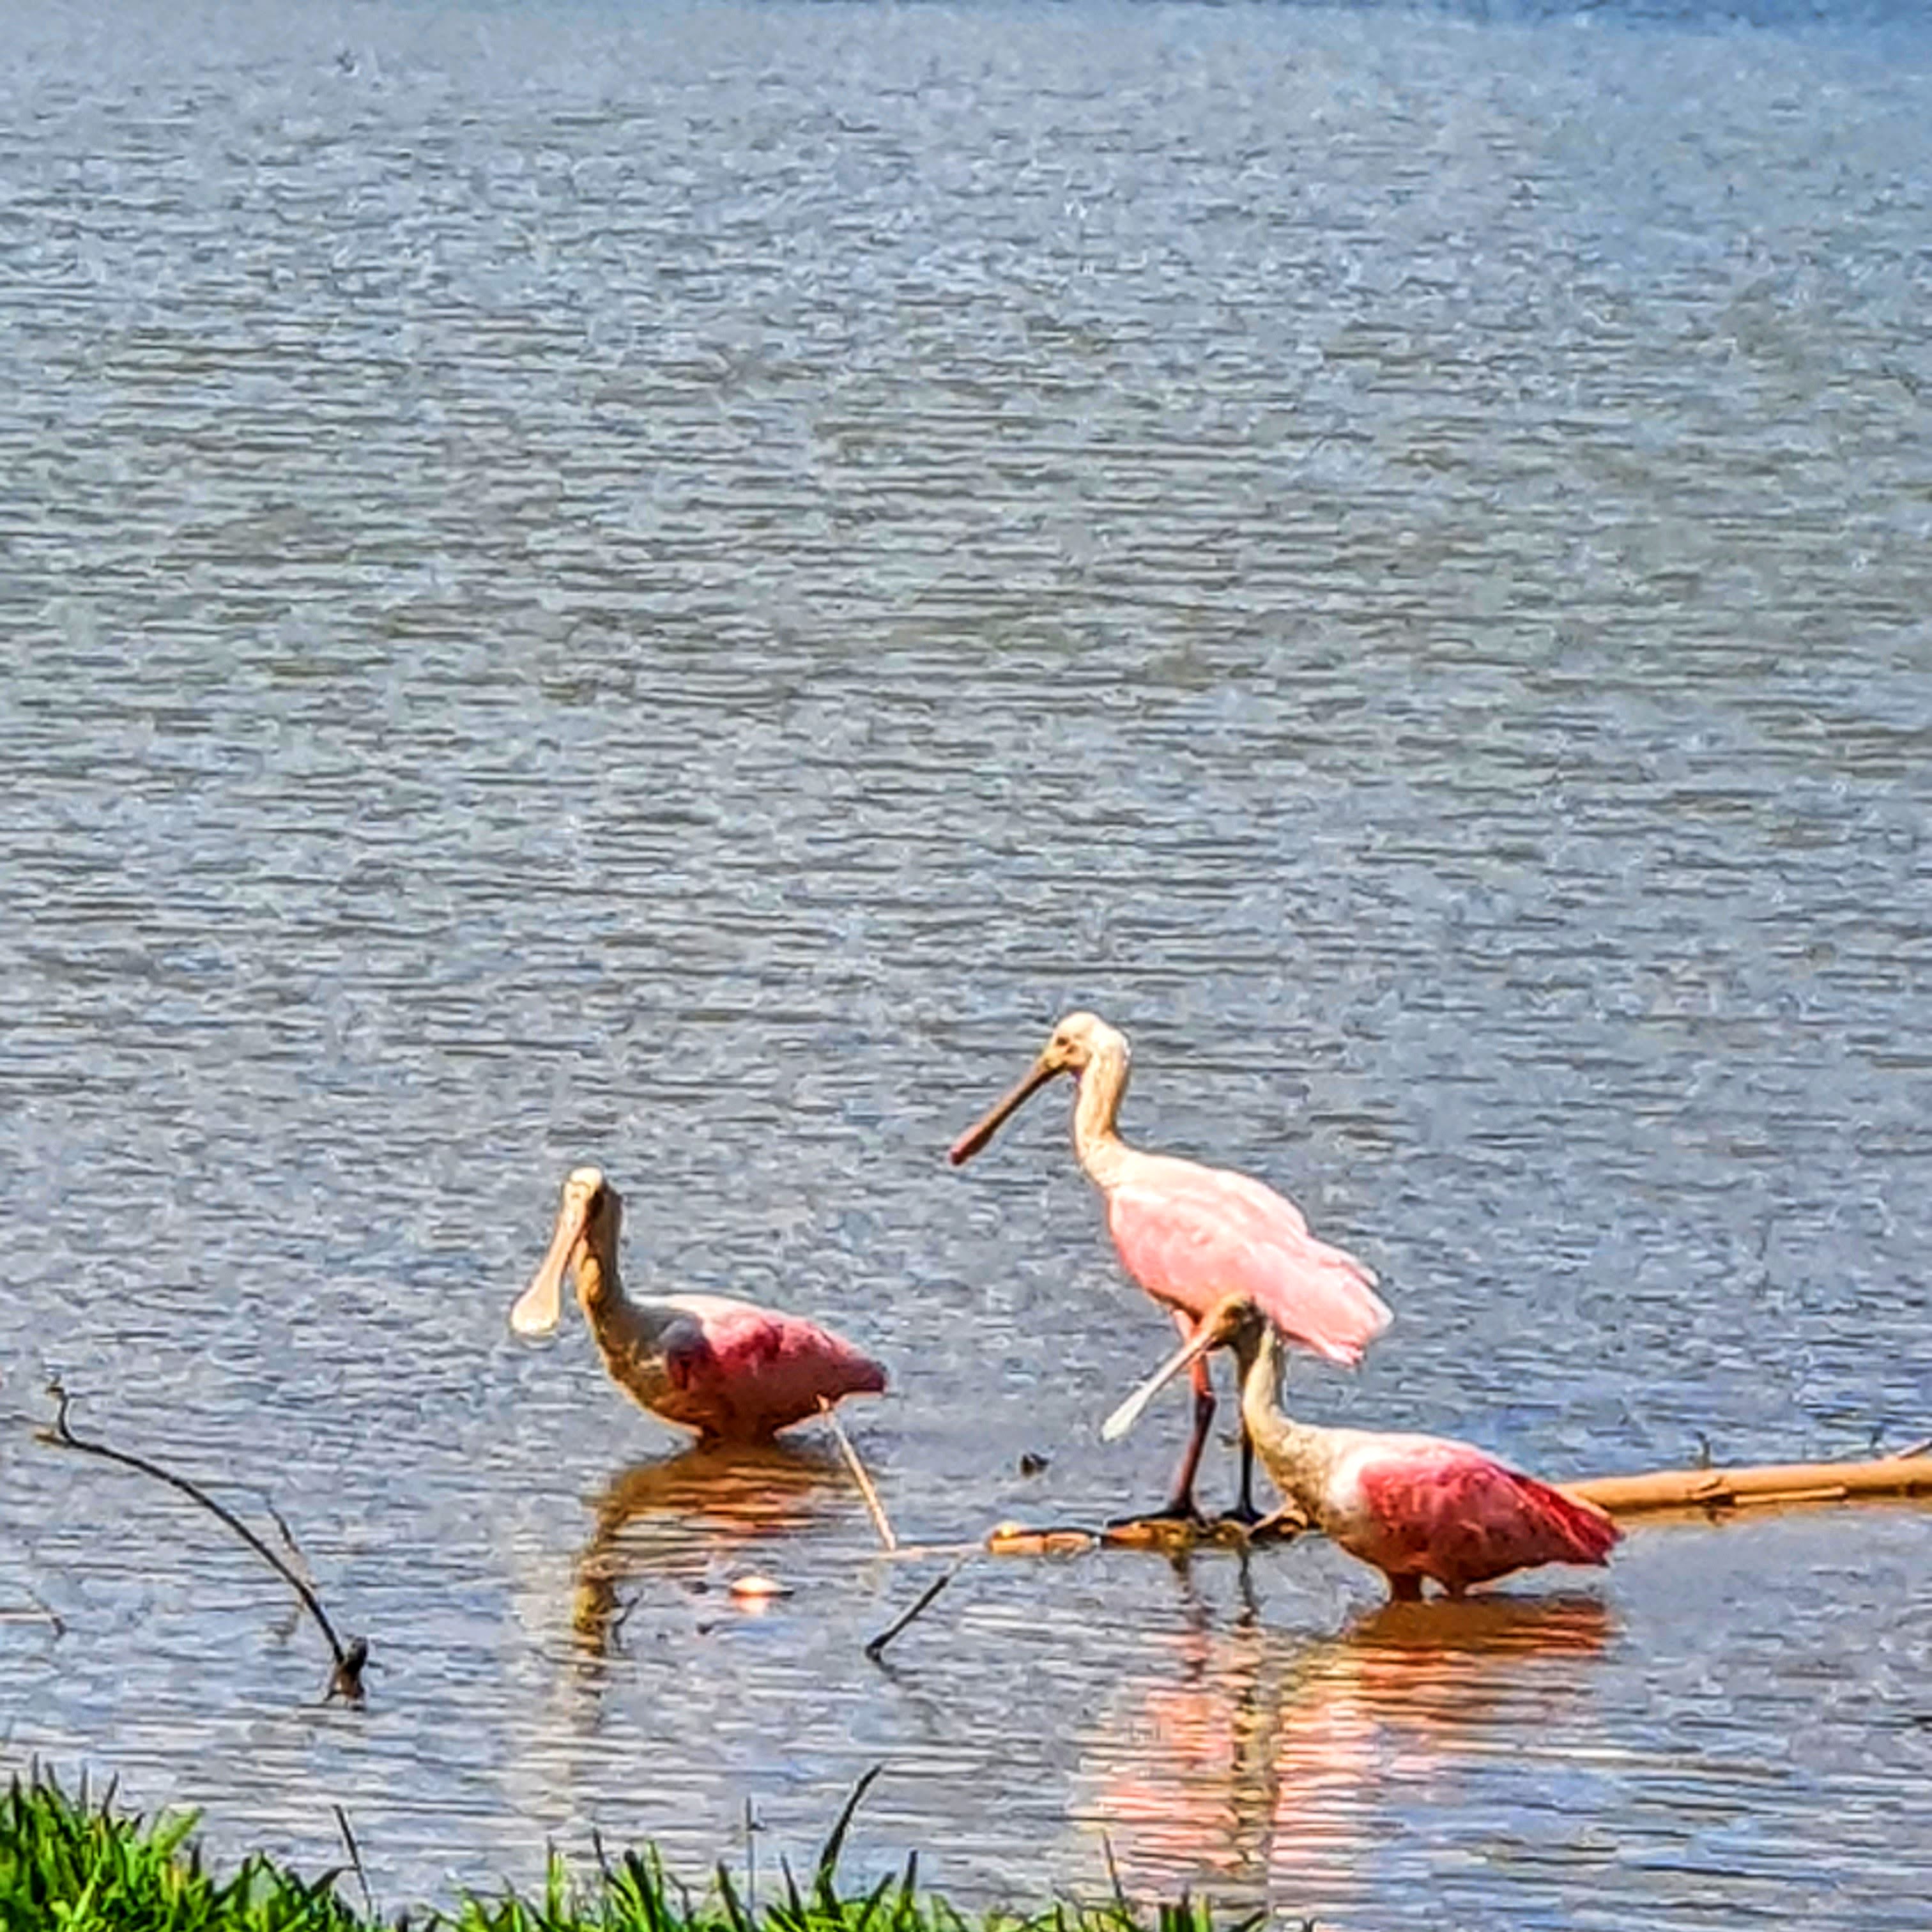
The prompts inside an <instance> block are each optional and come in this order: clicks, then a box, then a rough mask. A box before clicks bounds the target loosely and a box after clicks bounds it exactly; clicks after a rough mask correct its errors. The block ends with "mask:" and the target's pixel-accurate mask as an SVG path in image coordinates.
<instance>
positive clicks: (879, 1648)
mask: <svg viewBox="0 0 1932 1932" xmlns="http://www.w3.org/2000/svg"><path fill="white" fill-rule="evenodd" d="M972 1560H973V1559H972V1558H971V1556H962V1557H961V1558H960V1559H959V1562H957V1563H956V1564H954V1565H953V1568H951V1569H950V1570H948V1571H944V1572H943V1573H942V1574H941V1575H939V1576H938V1577H935V1578H934V1579H933V1580H932V1582H931V1583H929V1584H928V1585H927V1586H926V1589H925V1590H924V1592H922V1594H921V1595H920V1597H919V1601H917V1602H916V1603H915V1604H913V1607H912V1608H911V1609H910V1610H907V1612H906V1613H905V1614H904V1616H901V1617H900V1618H898V1619H896V1620H895V1622H892V1623H890V1624H889V1625H886V1628H884V1629H883V1630H882V1631H880V1633H879V1634H878V1635H877V1637H874V1638H873V1639H872V1640H871V1641H870V1642H869V1643H868V1644H867V1645H866V1646H865V1656H866V1658H867V1660H868V1661H869V1662H871V1663H873V1664H876V1663H877V1662H878V1661H879V1659H880V1657H881V1656H883V1655H884V1653H885V1648H886V1645H887V1644H889V1643H891V1642H892V1639H893V1638H894V1637H897V1636H898V1634H899V1632H900V1631H902V1630H904V1628H905V1627H906V1625H907V1624H909V1623H910V1622H912V1620H913V1619H914V1618H915V1617H916V1616H920V1615H921V1614H922V1613H923V1612H924V1611H925V1610H926V1607H927V1605H928V1604H930V1603H932V1601H933V1599H934V1598H935V1597H937V1596H938V1595H939V1593H940V1592H941V1591H942V1590H943V1589H945V1588H946V1586H947V1584H949V1583H951V1582H952V1581H953V1578H954V1577H956V1576H958V1575H959V1573H960V1571H962V1570H963V1569H965V1567H966V1566H967V1565H968V1563H970V1562H971V1561H972Z"/></svg>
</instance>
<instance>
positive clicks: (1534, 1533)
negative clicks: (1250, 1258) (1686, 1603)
mask: <svg viewBox="0 0 1932 1932" xmlns="http://www.w3.org/2000/svg"><path fill="white" fill-rule="evenodd" d="M1224 1345H1226V1346H1231V1347H1232V1349H1234V1351H1235V1356H1236V1358H1237V1359H1238V1361H1239V1362H1240V1364H1241V1418H1242V1420H1243V1421H1244V1422H1245V1423H1246V1424H1247V1430H1248V1434H1249V1436H1250V1437H1251V1438H1252V1439H1253V1442H1254V1445H1255V1448H1256V1451H1257V1452H1258V1453H1259V1455H1260V1457H1261V1459H1262V1463H1264V1464H1265V1466H1267V1469H1268V1474H1269V1475H1270V1476H1271V1477H1272V1478H1274V1482H1275V1485H1276V1487H1277V1488H1278V1489H1279V1490H1280V1491H1281V1493H1282V1494H1283V1496H1284V1497H1285V1498H1286V1499H1287V1500H1288V1502H1289V1503H1290V1504H1291V1505H1293V1506H1294V1507H1295V1508H1296V1509H1297V1510H1298V1511H1300V1512H1301V1514H1303V1515H1304V1516H1305V1517H1307V1519H1308V1520H1309V1521H1310V1523H1313V1525H1314V1526H1315V1527H1316V1529H1319V1530H1321V1531H1322V1532H1323V1533H1324V1534H1325V1535H1327V1536H1328V1538H1331V1540H1332V1541H1334V1542H1336V1543H1339V1544H1340V1545H1341V1546H1342V1547H1343V1549H1344V1550H1346V1551H1347V1552H1348V1553H1349V1555H1350V1556H1357V1557H1360V1558H1361V1560H1362V1561H1363V1562H1364V1563H1367V1564H1370V1565H1373V1567H1374V1568H1376V1569H1378V1570H1379V1571H1381V1572H1382V1574H1383V1575H1384V1576H1385V1577H1387V1578H1388V1586H1389V1595H1390V1597H1391V1599H1393V1600H1394V1601H1397V1602H1399V1603H1400V1602H1413V1601H1416V1600H1417V1599H1418V1598H1420V1597H1421V1595H1422V1580H1423V1579H1424V1577H1434V1578H1435V1579H1436V1582H1437V1583H1440V1584H1441V1585H1442V1587H1443V1589H1445V1590H1447V1591H1448V1593H1449V1594H1450V1595H1451V1596H1452V1597H1460V1596H1461V1595H1463V1592H1465V1591H1466V1590H1467V1589H1469V1586H1470V1585H1471V1584H1472V1583H1488V1582H1490V1580H1492V1579H1493V1578H1494V1577H1506V1576H1508V1574H1510V1572H1511V1571H1513V1570H1533V1569H1535V1568H1537V1566H1538V1565H1540V1564H1544V1563H1602V1562H1605V1561H1606V1560H1607V1559H1608V1557H1609V1556H1610V1550H1611V1547H1612V1546H1613V1544H1616V1542H1617V1541H1619V1535H1620V1532H1619V1530H1618V1529H1617V1526H1616V1524H1615V1523H1613V1522H1612V1521H1611V1520H1610V1517H1609V1515H1608V1514H1607V1513H1606V1512H1605V1511H1602V1510H1601V1509H1599V1508H1598V1507H1597V1506H1596V1505H1595V1503H1589V1502H1583V1501H1582V1500H1580V1499H1579V1498H1577V1497H1574V1496H1565V1494H1564V1493H1563V1492H1562V1490H1555V1489H1552V1488H1551V1487H1550V1485H1549V1484H1547V1483H1539V1482H1538V1481H1537V1480H1536V1478H1535V1477H1534V1476H1525V1475H1519V1474H1518V1473H1517V1472H1516V1471H1515V1470H1514V1469H1507V1468H1505V1466H1503V1465H1502V1463H1499V1462H1497V1461H1496V1459H1495V1458H1494V1457H1490V1456H1486V1455H1485V1454H1484V1453H1483V1452H1482V1451H1481V1450H1480V1449H1478V1448H1475V1446H1474V1445H1472V1444H1470V1443H1467V1442H1455V1441H1453V1440H1452V1439H1450V1438H1448V1437H1447V1436H1399V1435H1394V1434H1385V1433H1380V1432H1378V1431H1376V1430H1367V1429H1322V1428H1318V1427H1315V1426H1314V1425H1313V1424H1309V1423H1302V1422H1297V1421H1294V1420H1293V1419H1292V1418H1290V1417H1289V1416H1288V1415H1285V1414H1284V1413H1283V1411H1282V1408H1281V1402H1280V1395H1281V1367H1282V1358H1281V1353H1280V1348H1279V1346H1277V1342H1276V1340H1275V1332H1274V1325H1273V1324H1272V1323H1271V1322H1269V1320H1268V1318H1267V1317H1266V1316H1265V1315H1263V1314H1262V1312H1261V1310H1260V1309H1259V1308H1258V1307H1256V1305H1255V1304H1254V1303H1253V1301H1250V1300H1249V1299H1248V1298H1247V1297H1246V1296H1245V1295H1230V1296H1229V1298H1228V1299H1227V1300H1226V1301H1224V1302H1223V1303H1222V1304H1220V1307H1218V1308H1217V1309H1215V1310H1214V1311H1213V1313H1211V1314H1210V1315H1209V1316H1208V1317H1207V1319H1205V1321H1203V1322H1202V1324H1201V1325H1200V1327H1199V1328H1197V1329H1196V1331H1194V1334H1193V1339H1192V1340H1190V1341H1189V1342H1188V1343H1187V1346H1185V1347H1184V1348H1183V1349H1181V1350H1180V1352H1178V1354H1176V1355H1174V1356H1173V1357H1172V1358H1170V1359H1169V1361H1166V1363H1164V1364H1162V1366H1161V1367H1160V1368H1159V1369H1157V1370H1155V1372H1154V1374H1153V1375H1151V1376H1149V1377H1148V1379H1147V1380H1146V1381H1145V1382H1143V1383H1142V1385H1141V1386H1140V1387H1139V1388H1138V1389H1136V1391H1134V1393H1133V1394H1132V1395H1130V1396H1129V1397H1128V1398H1127V1400H1126V1401H1125V1402H1124V1403H1121V1406H1120V1407H1119V1408H1118V1409H1115V1412H1113V1414H1112V1415H1110V1416H1109V1417H1108V1418H1107V1420H1106V1422H1105V1423H1103V1424H1102V1425H1101V1430H1100V1433H1101V1434H1102V1436H1104V1437H1105V1438H1106V1439H1107V1440H1108V1441H1109V1442H1112V1441H1113V1440H1114V1439H1115V1438H1116V1437H1117V1436H1123V1435H1124V1434H1125V1433H1127V1430H1130V1429H1131V1428H1132V1427H1133V1424H1134V1421H1135V1419H1136V1417H1138V1416H1139V1414H1140V1412H1141V1411H1142V1409H1145V1407H1146V1406H1147V1404H1148V1401H1149V1400H1150V1399H1151V1397H1152V1396H1153V1395H1154V1392H1155V1391H1157V1389H1159V1388H1161V1387H1162V1386H1163V1385H1164V1384H1166V1383H1167V1382H1171V1381H1172V1379H1174V1377H1175V1376H1178V1374H1180V1373H1181V1370H1183V1369H1185V1368H1187V1367H1190V1366H1191V1365H1192V1364H1193V1363H1195V1362H1196V1361H1199V1360H1200V1358H1202V1356H1203V1355H1206V1354H1207V1352H1208V1350H1210V1349H1218V1348H1220V1347H1222V1346H1224Z"/></svg>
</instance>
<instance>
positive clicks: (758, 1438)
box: [510, 1167, 886, 1442]
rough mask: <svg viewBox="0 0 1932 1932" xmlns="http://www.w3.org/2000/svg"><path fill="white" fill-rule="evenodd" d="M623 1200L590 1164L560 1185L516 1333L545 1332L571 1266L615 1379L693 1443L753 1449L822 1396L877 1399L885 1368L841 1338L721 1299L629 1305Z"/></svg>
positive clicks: (513, 1317) (673, 1298)
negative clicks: (622, 1274)
mask: <svg viewBox="0 0 1932 1932" xmlns="http://www.w3.org/2000/svg"><path fill="white" fill-rule="evenodd" d="M623 1211H624V1203H623V1199H622V1196H620V1195H619V1193H618V1192H617V1190H616V1189H615V1188H614V1187H612V1186H611V1185H610V1183H609V1182H608V1181H606V1180H605V1179H604V1177H603V1175H602V1174H601V1173H600V1172H598V1169H595V1168H594V1167H580V1168H578V1169H576V1170H575V1171H574V1172H573V1173H572V1174H571V1176H570V1178H568V1180H567V1181H565V1183H564V1184H563V1200H562V1205H561V1206H560V1207H559V1208H558V1210H557V1217H556V1233H555V1234H554V1235H552V1236H551V1238H550V1253H548V1254H547V1255H546V1256H544V1260H543V1265H542V1266H541V1268H538V1270H537V1271H536V1274H535V1277H533V1278H532V1280H531V1283H530V1285H529V1287H528V1288H526V1289H525V1290H524V1291H523V1293H522V1295H520V1296H519V1297H518V1298H517V1305H516V1306H515V1307H514V1308H513V1309H511V1311H510V1326H511V1328H514V1330H515V1331H517V1334H519V1335H547V1334H549V1333H550V1331H551V1330H552V1329H553V1328H555V1327H556V1324H557V1319H558V1316H559V1314H560V1313H562V1294H561V1291H562V1283H563V1277H564V1274H565V1271H566V1270H568V1271H570V1272H571V1273H572V1274H574V1275H575V1276H576V1277H577V1303H578V1305H579V1306H580V1307H581V1308H582V1309H583V1314H584V1319H585V1320H586V1321H587V1322H589V1325H590V1332H591V1334H592V1336H594V1337H595V1338H596V1342H597V1352H598V1354H599V1355H601V1356H602V1357H603V1358H604V1367H605V1368H606V1369H607V1370H609V1371H610V1379H611V1380H612V1381H613V1382H616V1384H617V1385H618V1386H619V1388H622V1389H623V1390H624V1391H625V1393H626V1394H629V1395H630V1396H631V1397H634V1399H635V1400H637V1402H639V1403H642V1404H643V1406H644V1407H645V1408H646V1409H649V1411H650V1412H651V1413H652V1415H661V1416H662V1417H663V1418H664V1420H665V1421H667V1422H675V1423H676V1424H679V1426H680V1427H682V1428H685V1429H694V1430H696V1431H697V1437H698V1440H699V1441H700V1442H763V1441H764V1440H765V1439H766V1438H767V1437H769V1436H772V1435H773V1434H774V1433H776V1432H777V1431H778V1430H781V1429H787V1428H789V1427H790V1426H791V1424H793V1423H794V1422H802V1421H805V1420H806V1419H807V1418H809V1417H811V1416H814V1415H817V1414H818V1413H819V1407H818V1406H819V1403H820V1400H821V1399H822V1400H824V1401H826V1402H828V1403H835V1402H837V1401H838V1400H840V1399H841V1397H845V1396H848V1395H876V1394H878V1393H879V1391H880V1390H882V1389H883V1388H884V1387H885V1385H886V1372H885V1370H883V1369H882V1368H880V1366H879V1365H878V1364H877V1362H875V1361H873V1360H872V1359H871V1357H869V1356H868V1355H865V1354H863V1353H862V1352H860V1351H859V1349H855V1348H854V1347H853V1346H852V1344H851V1343H850V1342H848V1341H847V1340H845V1339H844V1337H843V1336H840V1335H835V1334H833V1333H832V1331H831V1330H830V1329H829V1328H820V1326H819V1325H818V1324H817V1322H808V1321H806V1320H805V1319H804V1318H803V1317H802V1316H796V1315H781V1314H778V1313H775V1312H774V1311H773V1310H770V1309H768V1308H759V1307H754V1305H753V1304H751V1303H750V1302H748V1301H734V1300H733V1299H732V1298H730V1296H728V1295H653V1296H650V1297H649V1298H640V1299H637V1300H633V1299H631V1297H629V1296H628V1295H625V1292H624V1289H623V1284H622V1283H621V1282H619V1280H618V1279H617V1237H618V1232H619V1227H620V1226H621V1224H622V1219H623Z"/></svg>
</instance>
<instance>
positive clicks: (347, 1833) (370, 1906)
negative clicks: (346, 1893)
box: [333, 1805, 380, 1918]
mask: <svg viewBox="0 0 1932 1932" xmlns="http://www.w3.org/2000/svg"><path fill="white" fill-rule="evenodd" d="M333 1810H334V1811H335V1828H336V1829H337V1830H338V1831H339V1832H341V1834H342V1842H343V1843H344V1845H346V1846H347V1847H348V1848H349V1862H350V1864H352V1865H353V1866H354V1867H355V1868H356V1881H357V1882H358V1883H359V1885H361V1886H362V1907H363V1909H364V1910H365V1912H368V1915H369V1916H370V1917H371V1918H379V1917H380V1913H379V1912H377V1909H376V1898H375V1894H374V1893H373V1892H372V1891H370V1889H369V1874H368V1872H366V1871H365V1870H363V1868H362V1850H361V1849H360V1848H359V1846H358V1845H357V1844H356V1834H355V1833H354V1832H352V1831H351V1830H350V1829H349V1814H348V1813H347V1811H344V1810H343V1808H342V1807H341V1805H335V1806H334V1807H333Z"/></svg>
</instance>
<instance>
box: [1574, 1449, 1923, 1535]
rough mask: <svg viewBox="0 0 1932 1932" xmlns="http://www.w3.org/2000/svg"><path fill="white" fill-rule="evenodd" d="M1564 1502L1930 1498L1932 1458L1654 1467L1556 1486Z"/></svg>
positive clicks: (1625, 1505)
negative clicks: (1737, 1466) (1736, 1466)
mask: <svg viewBox="0 0 1932 1932" xmlns="http://www.w3.org/2000/svg"><path fill="white" fill-rule="evenodd" d="M1558 1487H1559V1488H1561V1489H1562V1491H1563V1493H1565V1495H1566V1496H1577V1497H1580V1498H1581V1499H1582V1500H1583V1501H1584V1502H1592V1503H1595V1505H1597V1507H1598V1508H1599V1509H1606V1510H1608V1511H1610V1514H1611V1515H1613V1517H1616V1518H1617V1519H1618V1520H1619V1521H1622V1520H1625V1519H1627V1518H1628V1517H1640V1516H1658V1515H1664V1514H1671V1513H1679V1514H1682V1513H1685V1512H1691V1511H1696V1512H1700V1513H1704V1514H1709V1512H1711V1511H1721V1510H1742V1509H1795V1508H1799V1507H1801V1506H1802V1505H1806V1504H1816V1503H1845V1502H1863V1501H1865V1500H1867V1499H1871V1500H1873V1501H1877V1500H1882V1499H1884V1498H1886V1497H1902V1496H1932V1456H1881V1457H1876V1458H1875V1459H1874V1460H1872V1461H1870V1462H1867V1463H1757V1464H1754V1465H1751V1466H1747V1467H1745V1468H1742V1469H1652V1470H1648V1471H1646V1472H1643V1474H1641V1475H1634V1476H1591V1477H1588V1478H1586V1479H1585V1480H1584V1481H1582V1482H1580V1483H1563V1484H1559V1485H1558Z"/></svg>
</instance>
